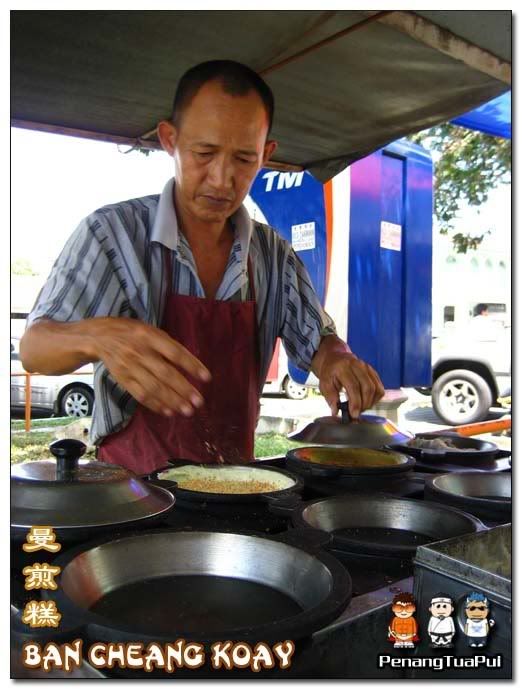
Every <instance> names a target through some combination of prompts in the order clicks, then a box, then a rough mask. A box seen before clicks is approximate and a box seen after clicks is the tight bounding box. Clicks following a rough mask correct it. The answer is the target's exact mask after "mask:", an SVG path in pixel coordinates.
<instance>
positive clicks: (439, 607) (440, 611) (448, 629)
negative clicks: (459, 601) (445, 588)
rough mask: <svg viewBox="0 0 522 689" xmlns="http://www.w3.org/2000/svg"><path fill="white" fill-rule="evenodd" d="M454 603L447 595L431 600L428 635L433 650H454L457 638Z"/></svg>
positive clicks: (442, 594)
mask: <svg viewBox="0 0 522 689" xmlns="http://www.w3.org/2000/svg"><path fill="white" fill-rule="evenodd" d="M454 609H455V608H454V607H453V601H452V600H451V598H450V597H449V596H448V595H447V594H446V593H438V594H437V595H436V596H433V598H432V599H431V603H430V607H429V611H430V612H431V617H430V621H429V624H428V634H429V636H430V639H431V644H430V646H431V648H452V647H453V642H452V641H453V637H454V636H455V623H454V622H453V618H452V617H451V614H452V612H453V611H454Z"/></svg>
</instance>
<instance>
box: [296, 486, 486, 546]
mask: <svg viewBox="0 0 522 689" xmlns="http://www.w3.org/2000/svg"><path fill="white" fill-rule="evenodd" d="M282 509H284V507H282ZM291 519H292V522H293V524H294V525H295V526H296V527H308V528H312V529H319V530H321V531H325V532H327V533H329V534H331V535H332V537H333V540H332V543H331V547H332V548H335V549H337V550H339V551H343V552H347V553H348V552H349V553H361V554H366V555H382V556H386V557H398V558H402V559H407V558H411V557H413V555H414V554H415V551H416V549H417V547H418V546H420V545H425V544H426V543H431V542H434V541H442V540H444V539H446V538H453V537H455V536H462V535H464V534H467V533H474V532H476V531H481V530H482V529H484V528H485V527H484V525H483V524H482V522H481V521H480V520H479V519H477V518H476V517H474V516H472V515H470V514H466V513H465V512H461V511H460V510H457V509H455V508H453V507H447V506H442V505H439V504H437V503H433V502H427V501H419V500H412V499H408V498H393V497H389V496H386V495H384V494H380V495H379V494H375V493H373V494H372V493H368V494H366V495H344V496H338V497H334V498H325V499H321V500H313V501H311V502H307V503H301V505H297V506H295V505H294V506H293V509H292V514H291Z"/></svg>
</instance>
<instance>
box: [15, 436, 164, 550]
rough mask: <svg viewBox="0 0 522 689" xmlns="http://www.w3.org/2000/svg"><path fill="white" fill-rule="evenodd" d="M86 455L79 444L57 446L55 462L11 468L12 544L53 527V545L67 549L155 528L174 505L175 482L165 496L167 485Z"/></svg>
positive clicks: (59, 443)
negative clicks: (34, 531)
mask: <svg viewBox="0 0 522 689" xmlns="http://www.w3.org/2000/svg"><path fill="white" fill-rule="evenodd" d="M85 449H86V446H85V444H84V443H82V442H80V441H78V440H73V439H66V440H59V441H56V442H54V443H53V444H52V445H51V446H50V450H51V453H52V454H53V455H54V458H53V459H42V460H39V461H37V462H27V463H24V464H19V465H16V466H14V467H12V470H11V537H12V539H13V541H14V543H15V544H18V543H20V542H22V541H25V540H26V536H27V534H28V532H29V529H30V528H31V527H32V526H47V527H52V528H53V529H54V532H55V534H56V540H57V542H59V543H61V544H66V543H79V542H83V541H85V540H89V539H91V538H99V537H100V536H102V535H103V534H105V533H109V534H113V533H114V532H115V531H122V530H125V529H136V528H142V527H145V526H146V527H151V526H156V525H158V524H159V523H161V522H162V521H164V520H165V519H166V518H167V516H168V514H169V513H170V512H171V510H172V508H173V507H174V504H175V502H176V499H175V497H174V495H173V490H174V489H175V484H174V483H173V482H171V483H170V484H168V488H169V490H167V484H165V485H164V487H158V486H155V485H153V484H152V483H148V482H144V481H142V480H141V479H139V478H138V477H137V476H135V475H134V474H133V473H132V472H130V471H127V470H126V469H124V468H123V467H120V466H117V465H114V464H104V463H103V462H97V461H87V460H83V459H80V458H81V456H82V454H83V453H84V452H85ZM20 552H22V551H21V548H20ZM49 555H51V553H49ZM34 556H35V557H36V556H39V557H41V552H40V553H38V552H36V553H35V554H34ZM31 557H32V556H30V555H29V554H27V555H25V554H24V558H25V559H29V560H31ZM37 559H38V558H37Z"/></svg>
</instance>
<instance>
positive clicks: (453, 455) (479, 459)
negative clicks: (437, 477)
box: [393, 431, 509, 472]
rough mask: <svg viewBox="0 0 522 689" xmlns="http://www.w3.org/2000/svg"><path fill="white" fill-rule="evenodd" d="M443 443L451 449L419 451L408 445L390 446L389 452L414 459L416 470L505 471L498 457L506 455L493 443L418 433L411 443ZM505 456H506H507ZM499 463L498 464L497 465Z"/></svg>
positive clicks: (447, 433) (455, 434) (450, 433)
mask: <svg viewBox="0 0 522 689" xmlns="http://www.w3.org/2000/svg"><path fill="white" fill-rule="evenodd" d="M417 439H418V440H430V441H433V440H437V439H441V440H446V441H448V440H449V441H451V443H452V445H455V447H454V448H451V449H443V448H439V449H429V448H419V447H415V446H414V445H410V444H408V443H406V444H403V445H398V446H393V450H397V451H400V452H407V453H409V454H410V455H411V456H413V457H415V459H416V460H417V468H418V469H419V470H420V471H424V470H426V471H438V472H447V471H455V470H457V471H460V470H463V471H480V470H484V471H499V470H503V469H508V468H509V463H508V462H502V461H501V458H502V457H503V456H504V455H505V454H506V453H504V452H503V451H502V450H499V448H498V446H497V445H495V443H491V442H487V441H485V440H478V439H477V438H467V437H464V436H460V435H458V434H457V433H453V432H447V431H446V432H442V433H437V434H435V433H418V434H417V435H416V436H415V439H414V440H417ZM507 454H508V455H509V453H507ZM499 460H500V463H499Z"/></svg>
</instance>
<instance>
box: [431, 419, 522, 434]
mask: <svg viewBox="0 0 522 689" xmlns="http://www.w3.org/2000/svg"><path fill="white" fill-rule="evenodd" d="M510 428H511V419H510V418H509V419H498V420H496V419H494V420H493V421H482V422H480V423H468V424H465V425H463V426H450V427H449V428H443V429H440V430H438V431H433V432H431V433H430V434H429V435H439V434H440V433H450V432H451V433H458V434H459V435H462V436H465V437H469V436H472V435H482V433H498V432H499V431H507V430H508V429H510ZM423 435H428V433H426V434H423Z"/></svg>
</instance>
